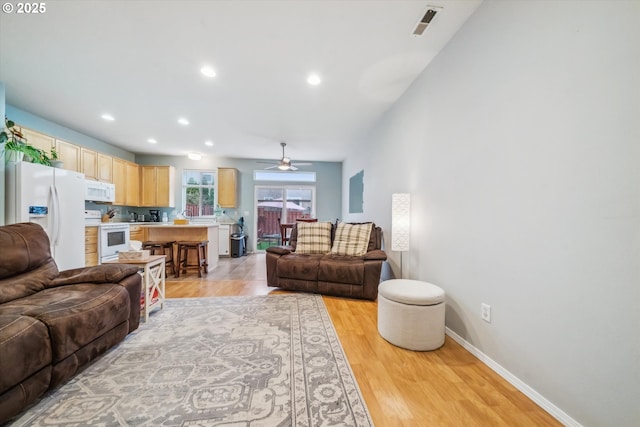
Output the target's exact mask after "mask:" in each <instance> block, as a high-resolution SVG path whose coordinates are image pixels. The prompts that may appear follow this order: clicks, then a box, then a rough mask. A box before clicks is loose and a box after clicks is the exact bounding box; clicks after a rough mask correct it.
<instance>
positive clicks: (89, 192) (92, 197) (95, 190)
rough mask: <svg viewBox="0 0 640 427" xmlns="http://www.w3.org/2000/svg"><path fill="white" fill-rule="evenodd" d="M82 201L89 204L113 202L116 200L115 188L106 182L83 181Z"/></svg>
mask: <svg viewBox="0 0 640 427" xmlns="http://www.w3.org/2000/svg"><path fill="white" fill-rule="evenodd" d="M84 186H85V193H84V199H85V200H86V201H90V202H114V201H115V200H116V186H115V185H113V184H111V183H108V182H100V181H93V180H91V179H85V180H84Z"/></svg>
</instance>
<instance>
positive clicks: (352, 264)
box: [266, 223, 387, 301]
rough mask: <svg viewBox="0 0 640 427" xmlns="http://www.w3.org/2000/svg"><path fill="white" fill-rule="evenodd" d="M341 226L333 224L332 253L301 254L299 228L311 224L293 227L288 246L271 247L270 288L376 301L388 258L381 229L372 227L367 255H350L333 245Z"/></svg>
mask: <svg viewBox="0 0 640 427" xmlns="http://www.w3.org/2000/svg"><path fill="white" fill-rule="evenodd" d="M343 224H344V223H343ZM348 225H351V224H347V226H348ZM353 225H360V224H353ZM339 226H340V224H332V225H331V242H330V251H328V252H325V251H324V250H323V251H322V253H299V252H300V251H296V249H298V248H299V246H300V245H299V243H300V242H299V240H298V237H299V233H298V229H299V228H300V227H308V225H307V224H304V223H298V224H296V225H294V226H293V229H292V230H291V239H290V242H289V245H287V246H271V247H269V248H267V250H266V251H267V253H266V263H267V283H268V285H269V286H271V287H278V288H281V289H287V290H295V291H302V292H313V293H320V294H325V295H335V296H341V297H349V298H359V299H367V300H371V301H373V300H375V299H376V298H377V296H378V285H379V283H380V274H381V271H382V264H383V262H384V261H385V260H386V259H387V255H386V254H385V253H384V251H382V250H381V249H380V248H381V246H382V230H381V229H380V227H376V226H375V224H371V231H370V234H369V236H368V237H369V239H368V242H365V245H366V246H365V251H366V253H363V254H362V255H358V256H350V255H341V254H336V253H335V245H334V243H335V239H336V231H337V229H338V228H339Z"/></svg>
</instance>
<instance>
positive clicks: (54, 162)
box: [51, 147, 64, 168]
mask: <svg viewBox="0 0 640 427" xmlns="http://www.w3.org/2000/svg"><path fill="white" fill-rule="evenodd" d="M63 165H64V162H63V161H62V160H60V159H58V151H57V150H56V147H51V166H53V167H54V168H62V166H63Z"/></svg>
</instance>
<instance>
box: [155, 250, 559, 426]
mask: <svg viewBox="0 0 640 427" xmlns="http://www.w3.org/2000/svg"><path fill="white" fill-rule="evenodd" d="M166 289H167V290H166V293H167V297H168V298H185V297H200V296H233V295H266V294H269V293H282V292H284V291H279V290H276V289H273V288H269V287H267V282H266V269H265V258H264V255H263V254H253V255H249V256H246V257H242V258H221V259H220V264H219V265H218V267H216V268H215V269H214V270H212V271H210V272H209V274H208V275H207V277H204V278H202V279H200V278H198V277H197V274H196V273H189V274H188V275H187V276H186V277H184V276H181V277H180V278H179V279H174V278H173V277H169V278H168V281H167V285H166ZM323 300H324V302H325V305H326V306H327V310H328V311H329V314H330V316H331V319H332V321H333V324H334V325H335V328H336V331H337V332H338V336H339V337H340V341H341V343H342V347H343V348H344V351H345V353H346V355H347V358H348V359H349V362H350V364H351V368H352V369H353V372H354V374H355V376H356V379H357V380H358V384H359V386H360V390H361V391H362V394H363V396H364V400H365V401H366V403H367V406H368V408H369V411H370V413H371V417H372V418H373V422H374V423H375V425H376V426H378V427H387V426H389V427H395V426H411V427H418V426H433V427H436V426H455V427H461V426H465V427H467V426H469V427H470V426H491V427H494V426H495V427H497V426H508V427H514V426H559V425H561V424H560V423H559V422H557V421H556V420H555V419H554V418H553V417H552V416H551V415H549V414H548V413H547V412H545V411H544V410H542V409H541V408H540V407H539V406H537V405H536V404H535V403H533V402H532V401H531V400H530V399H529V398H527V397H526V396H525V395H524V394H522V393H521V392H519V391H518V390H516V389H515V388H514V387H513V386H512V385H511V384H509V383H508V382H506V381H505V380H504V379H502V378H501V377H500V376H498V375H497V374H496V373H495V372H493V371H492V370H491V369H489V368H488V367H487V366H485V365H484V364H482V363H481V362H480V361H479V360H478V359H476V358H475V357H474V356H472V355H471V354H470V353H469V352H467V351H466V350H464V349H463V348H462V347H461V346H460V345H459V344H458V343H456V342H455V341H453V340H451V339H450V338H449V337H447V338H446V342H445V345H444V346H443V347H442V348H440V349H438V350H435V351H431V352H414V351H409V350H404V349H401V348H398V347H395V346H393V345H391V344H389V343H388V342H387V341H385V340H384V339H383V338H381V337H380V335H379V334H378V330H377V326H376V319H377V303H376V302H371V301H360V300H351V299H345V298H334V297H326V296H325V297H323ZM151 316H153V314H152V315H151Z"/></svg>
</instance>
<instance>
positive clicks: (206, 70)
mask: <svg viewBox="0 0 640 427" xmlns="http://www.w3.org/2000/svg"><path fill="white" fill-rule="evenodd" d="M200 72H201V73H202V75H204V76H207V77H215V76H216V70H214V69H213V67H210V66H208V65H205V66H204V67H202V68H200Z"/></svg>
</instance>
